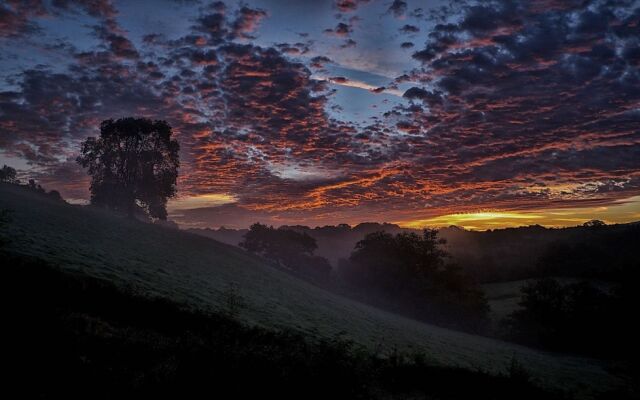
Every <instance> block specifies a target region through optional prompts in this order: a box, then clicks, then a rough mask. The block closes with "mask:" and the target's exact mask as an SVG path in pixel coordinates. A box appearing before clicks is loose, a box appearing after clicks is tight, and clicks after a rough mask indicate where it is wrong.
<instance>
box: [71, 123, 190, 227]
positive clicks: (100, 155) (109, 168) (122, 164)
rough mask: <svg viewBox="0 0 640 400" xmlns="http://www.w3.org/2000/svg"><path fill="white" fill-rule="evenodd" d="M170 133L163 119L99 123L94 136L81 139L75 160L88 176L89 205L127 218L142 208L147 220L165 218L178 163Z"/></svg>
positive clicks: (177, 145)
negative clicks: (121, 214) (125, 215)
mask: <svg viewBox="0 0 640 400" xmlns="http://www.w3.org/2000/svg"><path fill="white" fill-rule="evenodd" d="M171 135H172V131H171V127H170V126H169V124H167V123H166V122H165V121H151V120H149V119H145V118H123V119H119V120H117V121H114V120H111V119H109V120H105V121H102V123H101V124H100V136H99V137H97V138H95V137H90V138H88V139H87V140H85V141H84V142H83V143H82V150H81V153H82V154H81V155H80V156H79V157H78V158H77V162H78V163H79V164H80V165H81V166H83V167H84V168H88V172H89V175H91V203H92V204H96V205H100V206H104V207H107V208H111V209H114V210H117V211H122V212H126V213H127V215H129V216H130V217H132V216H133V215H134V213H135V211H136V209H138V208H142V209H143V210H144V211H146V212H147V213H148V214H149V216H151V217H153V218H159V219H163V220H164V219H166V218H167V207H166V206H167V200H168V199H169V198H171V197H173V196H175V194H176V179H177V177H178V167H179V164H180V162H179V158H178V150H179V148H180V146H179V144H178V142H177V141H176V140H175V139H172V137H171Z"/></svg>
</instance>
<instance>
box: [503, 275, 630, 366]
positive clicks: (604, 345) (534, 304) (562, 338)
mask: <svg viewBox="0 0 640 400" xmlns="http://www.w3.org/2000/svg"><path fill="white" fill-rule="evenodd" d="M638 278H640V271H636V272H635V276H634V277H633V279H629V280H627V281H623V282H621V283H619V284H615V285H613V286H608V285H607V286H605V287H603V286H602V285H597V284H595V283H594V282H593V281H586V280H583V281H578V282H574V283H562V282H560V281H558V280H557V279H553V278H543V279H540V280H536V281H533V282H531V283H529V284H527V285H525V286H523V287H522V299H521V301H520V306H521V308H520V309H519V310H516V311H514V312H513V313H512V314H511V315H510V316H509V317H508V318H507V320H506V321H504V325H505V329H506V331H505V335H506V338H507V339H510V340H513V341H516V342H520V343H524V344H527V345H530V346H535V347H542V348H544V349H547V350H552V351H561V352H572V353H580V354H585V355H589V356H594V357H600V358H607V359H616V360H627V361H630V362H632V363H633V365H635V361H636V360H637V357H638V356H639V355H640V354H639V351H638V346H637V340H638V337H640V327H639V326H638V324H637V323H636V321H635V318H634V317H633V316H634V315H636V313H637V310H638V306H639V305H640V293H638V290H637V285H638ZM631 371H632V373H634V374H636V375H638V373H639V372H640V370H639V369H638V367H637V366H632V368H631Z"/></svg>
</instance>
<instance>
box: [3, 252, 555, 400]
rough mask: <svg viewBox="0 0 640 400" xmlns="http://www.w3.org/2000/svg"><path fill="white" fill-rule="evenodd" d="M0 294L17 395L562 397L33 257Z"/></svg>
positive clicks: (520, 380)
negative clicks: (251, 323) (267, 325)
mask: <svg viewBox="0 0 640 400" xmlns="http://www.w3.org/2000/svg"><path fill="white" fill-rule="evenodd" d="M7 261H8V262H7V263H6V264H5V269H4V274H5V277H4V279H3V280H2V291H3V293H4V294H6V295H9V296H10V298H13V299H15V302H14V304H15V306H13V307H12V319H14V320H13V321H12V322H11V323H10V324H9V325H8V326H9V327H11V328H10V333H11V334H12V336H13V339H12V342H11V344H12V348H13V350H17V352H15V353H14V354H16V355H17V357H16V359H15V360H10V362H11V363H12V364H11V365H12V370H11V371H12V374H15V377H12V379H11V380H10V382H11V383H12V384H15V385H17V388H19V390H20V391H19V392H18V393H20V397H22V398H27V397H28V398H31V397H45V398H52V397H56V398H57V397H58V396H65V397H66V398H70V397H71V398H79V397H83V398H86V397H90V398H130V397H134V396H136V397H143V398H147V397H154V398H185V397H193V396H195V395H198V394H207V395H209V396H212V397H217V396H220V395H222V397H225V398H242V397H243V396H254V395H260V397H262V398H266V397H265V396H270V395H277V396H278V398H319V399H320V398H323V399H326V398H407V397H411V398H434V399H459V398H487V399H513V398H518V399H540V398H546V399H552V398H565V397H561V396H560V395H559V394H557V393H550V392H546V391H544V390H543V389H540V388H539V387H536V386H535V385H534V384H533V383H532V382H530V381H529V377H528V374H527V372H526V370H524V369H523V368H522V367H520V366H519V364H518V362H517V360H514V362H513V364H512V366H511V368H510V370H509V371H505V374H504V375H503V376H492V375H489V374H487V373H484V372H481V371H469V370H462V369H455V368H445V367H435V366H430V365H429V364H428V363H427V361H428V360H426V359H425V358H424V357H422V356H420V355H418V354H415V355H403V354H397V353H394V354H386V355H383V354H372V353H370V352H367V351H365V350H363V349H361V348H359V347H357V346H355V345H354V344H352V343H351V342H349V341H346V340H343V339H341V338H335V339H334V340H323V341H318V340H310V339H309V338H307V337H304V336H302V335H301V334H298V333H296V332H293V331H288V330H280V331H272V330H266V329H262V328H250V327H246V326H244V325H242V324H240V323H239V322H237V321H236V320H235V319H234V318H233V315H232V313H230V314H227V315H212V314H205V313H200V312H194V311H191V310H187V309H185V308H183V307H181V306H180V305H178V304H175V303H172V302H169V301H167V300H163V299H157V298H156V299H151V298H147V297H144V296H141V295H138V294H136V293H135V291H133V290H126V289H118V288H116V287H114V286H112V285H111V284H110V283H108V282H105V281H102V280H98V279H94V278H89V277H86V276H79V275H70V274H66V273H63V272H61V271H60V270H58V269H56V268H54V267H51V266H49V265H46V264H45V263H43V262H40V261H38V260H32V259H24V258H11V259H8V260H7Z"/></svg>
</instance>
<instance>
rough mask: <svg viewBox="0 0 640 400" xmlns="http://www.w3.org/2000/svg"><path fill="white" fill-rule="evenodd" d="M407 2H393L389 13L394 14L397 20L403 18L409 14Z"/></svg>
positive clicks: (394, 0)
mask: <svg viewBox="0 0 640 400" xmlns="http://www.w3.org/2000/svg"><path fill="white" fill-rule="evenodd" d="M407 7H408V6H407V2H406V1H404V0H393V3H391V5H390V6H389V9H388V10H387V13H390V14H393V15H394V16H395V17H396V18H402V17H404V15H405V14H406V12H407Z"/></svg>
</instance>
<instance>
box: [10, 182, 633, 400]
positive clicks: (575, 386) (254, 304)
mask: <svg viewBox="0 0 640 400" xmlns="http://www.w3.org/2000/svg"><path fill="white" fill-rule="evenodd" d="M0 209H8V210H10V211H11V214H10V219H11V220H10V222H9V224H8V227H7V229H6V232H5V234H6V235H7V236H9V237H10V238H11V241H10V242H9V244H8V245H7V248H8V251H9V252H11V253H14V254H19V255H26V256H34V257H37V258H42V259H46V260H48V261H50V262H53V263H55V264H57V265H59V266H60V267H61V268H63V269H64V270H67V271H70V272H74V273H82V274H86V275H89V276H93V277H98V278H103V279H108V280H110V281H112V282H114V283H116V284H117V285H123V286H127V287H132V288H134V289H135V290H136V291H139V292H140V293H144V294H148V295H151V296H161V297H168V298H171V299H173V300H176V301H179V302H184V303H187V304H189V305H190V306H193V307H194V308H198V309H203V310H213V311H215V310H218V311H219V310H221V309H224V307H225V306H224V304H225V301H226V299H227V296H226V295H225V293H228V288H229V286H230V285H232V284H233V285H237V288H238V292H239V295H240V296H242V298H243V302H244V304H245V306H244V307H243V308H241V309H240V312H239V318H240V319H241V320H242V321H243V322H245V323H246V324H250V325H259V326H265V327H273V328H278V327H287V328H293V329H296V330H298V331H300V332H303V333H305V334H307V335H312V336H317V337H334V336H336V335H343V336H344V337H346V338H350V339H352V340H354V341H355V342H357V343H360V344H362V345H365V346H368V347H370V348H372V349H383V350H390V349H393V348H397V349H399V350H419V351H423V352H425V353H426V354H427V356H428V357H429V359H430V360H432V361H433V362H434V363H435V364H440V365H453V366H461V367H466V368H471V369H482V370H486V371H491V372H496V373H501V372H504V371H505V370H506V369H507V368H508V366H509V364H510V361H511V359H512V358H513V357H514V356H515V357H517V359H518V361H519V362H520V363H521V364H523V365H524V366H525V368H527V369H528V370H529V372H530V373H531V375H532V376H533V377H534V379H536V380H537V382H539V383H541V384H543V385H548V386H551V387H563V388H565V389H567V390H570V391H571V392H573V393H577V394H581V395H582V397H590V396H591V395H593V394H594V393H597V392H599V391H602V390H607V389H612V388H615V387H618V386H622V385H625V382H624V380H623V379H622V378H619V377H616V376H613V375H612V374H611V373H610V372H608V368H607V366H606V365H604V364H603V363H602V362H599V361H596V360H591V359H586V358H579V357H572V356H564V355H559V354H550V353H545V352H541V351H536V350H532V349H529V348H526V347H522V346H518V345H515V344H510V343H506V342H501V341H497V340H492V339H489V338H484V337H480V336H475V335H470V334H465V333H461V332H456V331H452V330H448V329H444V328H439V327H436V326H432V325H429V324H425V323H421V322H417V321H414V320H411V319H407V318H403V317H400V316H397V315H394V314H391V313H387V312H384V311H380V310H377V309H375V308H372V307H369V306H366V305H363V304H360V303H357V302H354V301H351V300H348V299H345V298H343V297H340V296H338V295H335V294H332V293H329V292H327V291H325V290H322V289H320V288H318V287H315V286H313V285H311V284H309V283H306V282H304V281H301V280H298V279H296V278H295V277H292V276H290V275H287V274H285V273H283V272H281V271H278V270H276V269H273V268H270V267H268V266H266V265H264V264H263V263H262V262H261V261H260V259H258V258H256V257H253V256H251V255H249V254H247V253H244V252H243V251H242V250H239V249H237V248H235V247H232V246H228V245H224V244H222V243H219V242H216V241H213V240H211V239H208V238H205V237H202V236H198V235H195V234H189V233H185V232H181V231H179V230H172V229H169V228H163V227H160V226H155V225H152V224H145V223H142V222H137V221H131V220H127V219H124V218H121V217H119V216H114V215H112V214H110V213H108V212H106V211H103V210H98V209H93V208H87V207H80V206H73V205H68V204H64V203H59V202H55V201H53V200H50V199H48V198H46V197H44V196H42V195H39V194H36V193H32V192H29V191H28V190H26V189H24V188H21V187H16V186H10V185H6V184H1V185H0Z"/></svg>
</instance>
